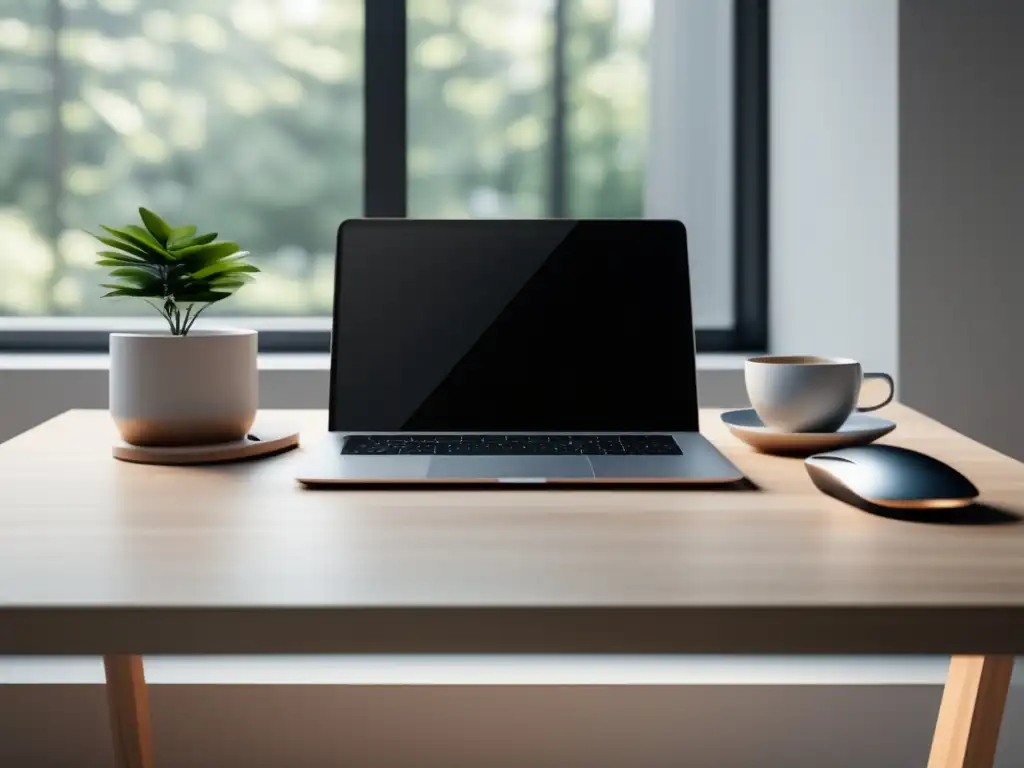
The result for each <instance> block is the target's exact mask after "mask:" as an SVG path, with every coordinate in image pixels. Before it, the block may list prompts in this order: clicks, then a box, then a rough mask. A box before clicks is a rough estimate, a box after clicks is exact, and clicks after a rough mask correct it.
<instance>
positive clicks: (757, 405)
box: [744, 355, 896, 432]
mask: <svg viewBox="0 0 1024 768" xmlns="http://www.w3.org/2000/svg"><path fill="white" fill-rule="evenodd" d="M744 377H745V380H746V384H747V395H748V396H749V397H750V404H751V405H752V406H753V407H754V410H755V411H756V412H757V415H758V416H760V417H761V421H762V422H764V424H765V425H766V426H768V427H771V428H773V429H777V430H779V431H782V432H835V431H836V430H837V429H839V427H841V426H842V425H843V422H845V421H846V419H847V418H849V416H850V414H851V413H853V412H854V411H855V410H856V411H858V412H864V411H874V410H877V409H879V408H881V407H882V406H885V405H888V404H889V403H890V402H892V398H893V395H894V394H895V390H896V387H895V384H894V383H893V380H892V377H891V376H890V375H889V374H887V373H864V372H863V371H862V370H861V365H860V363H858V362H857V361H856V360H851V359H849V358H845V357H816V356H813V355H765V356H763V357H752V358H750V359H749V360H747V363H746V366H745V368H744ZM870 379H882V380H884V381H886V382H887V383H888V384H889V395H888V397H886V398H885V400H884V401H882V402H881V403H878V404H877V405H870V406H866V407H858V405H857V401H858V398H859V397H860V387H861V383H862V382H863V381H865V380H870Z"/></svg>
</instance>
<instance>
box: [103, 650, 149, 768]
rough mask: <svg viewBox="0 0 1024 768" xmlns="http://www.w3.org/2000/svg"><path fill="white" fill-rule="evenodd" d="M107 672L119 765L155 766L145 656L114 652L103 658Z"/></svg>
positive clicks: (121, 767)
mask: <svg viewBox="0 0 1024 768" xmlns="http://www.w3.org/2000/svg"><path fill="white" fill-rule="evenodd" d="M103 666H104V667H105V668H106V671H107V703H108V704H109V706H110V729H111V732H112V733H113V736H114V760H115V765H116V766H117V768H153V766H154V762H153V738H152V734H151V732H150V729H149V693H148V691H147V690H146V678H145V676H144V674H143V671H142V657H141V656H130V655H126V654H114V655H109V656H104V657H103Z"/></svg>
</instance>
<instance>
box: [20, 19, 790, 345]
mask: <svg viewBox="0 0 1024 768" xmlns="http://www.w3.org/2000/svg"><path fill="white" fill-rule="evenodd" d="M569 2H570V0H555V2H554V21H555V36H554V44H553V46H552V58H553V60H552V74H553V86H554V87H553V89H552V93H553V99H554V109H553V111H552V118H551V119H552V123H551V137H552V144H551V163H550V174H551V178H550V184H549V199H548V214H549V215H551V216H554V217H561V216H564V215H565V214H566V211H567V201H566V194H567V192H566V190H567V180H566V174H567V164H566V162H565V159H566V156H567V152H568V147H567V137H566V120H567V115H566V109H565V93H566V72H565V49H566V39H567V28H568V3H569ZM733 2H734V4H735V13H734V28H733V56H734V67H733V73H734V75H733V78H734V81H733V100H734V109H733V121H734V129H733V142H734V147H733V149H734V184H733V188H734V192H733V205H734V208H733V221H734V258H735V267H734V270H733V273H734V279H733V325H732V327H731V328H697V330H696V337H697V339H696V340H697V351H698V352H759V351H764V350H766V349H767V347H768V175H769V165H768V156H769V144H768V139H769V134H768V122H769V121H768V108H769V100H768V63H769V57H768V46H769V2H770V0H733ZM54 7H56V8H58V9H59V7H60V6H59V3H54ZM406 10H407V0H372V2H371V0H366V2H365V3H364V25H365V28H364V71H363V78H364V83H365V86H364V94H365V95H364V99H365V105H364V112H365V118H364V119H365V126H364V138H363V163H364V166H363V176H364V197H363V211H364V215H365V216H391V217H395V216H397V217H404V216H406V215H407V199H408V172H407V168H406V159H407V148H408V141H407V116H408V115H407V107H408V103H407V98H406V83H407V71H408V70H407V49H408V47H407V29H408V25H407V17H406ZM55 135H59V131H55ZM55 183H56V182H55ZM339 223H340V222H339ZM252 319H253V320H254V321H257V322H253V323H251V324H252V325H254V326H255V327H256V328H257V329H258V330H259V331H260V350H261V351H262V352H327V351H328V349H329V347H330V327H329V323H317V324H316V325H320V326H321V327H319V328H295V327H294V322H291V323H289V322H280V323H278V322H275V321H274V320H272V319H270V318H252ZM3 320H4V318H0V323H3ZM19 320H21V319H20V318H19ZM288 320H291V319H288ZM75 322H80V321H75V320H71V321H69V324H70V323H75ZM31 323H32V320H31V319H30V318H26V319H24V322H18V323H15V324H16V325H25V326H31ZM246 323H247V324H250V321H249V319H246ZM9 324H10V323H9ZM44 325H46V323H40V326H44ZM85 325H94V323H86V324H85ZM275 325H276V326H278V327H275ZM285 325H292V326H293V327H291V328H285V327H281V326H285ZM108 333H109V329H106V328H103V329H101V328H96V327H85V328H80V329H74V328H67V327H63V326H62V327H51V328H46V327H39V328H35V327H24V328H20V329H19V328H8V329H0V351H7V352H12V351H14V352H79V353H81V352H100V351H103V352H105V351H106V350H107V348H108Z"/></svg>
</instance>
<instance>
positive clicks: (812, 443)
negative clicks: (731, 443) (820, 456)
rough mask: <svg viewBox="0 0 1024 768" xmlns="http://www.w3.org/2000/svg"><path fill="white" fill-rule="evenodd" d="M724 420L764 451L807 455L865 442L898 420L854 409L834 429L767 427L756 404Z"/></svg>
mask: <svg viewBox="0 0 1024 768" xmlns="http://www.w3.org/2000/svg"><path fill="white" fill-rule="evenodd" d="M722 421H723V422H725V425H726V426H727V427H728V428H729V431H730V432H732V433H733V434H734V435H736V437H738V438H739V439H740V440H742V441H743V442H745V443H746V444H747V445H749V446H751V447H753V448H756V449H757V450H759V451H763V452H764V453H779V454H784V455H789V456H808V455H810V454H812V453H819V452H820V451H831V450H834V449H836V448H846V447H848V446H851V445H865V444H867V443H871V442H874V441H875V440H877V439H878V438H880V437H881V436H882V435H887V434H889V433H890V432H892V431H893V430H894V429H896V423H895V422H892V421H889V420H888V419H883V418H881V417H879V416H871V415H869V414H866V413H854V414H851V416H850V418H848V419H847V420H846V422H845V423H844V424H843V426H841V427H840V428H839V429H837V430H836V431H835V432H779V431H777V430H774V429H771V428H770V427H766V426H765V425H764V423H763V422H762V421H761V417H760V416H758V415H757V412H756V411H754V409H753V408H743V409H741V410H738V411H727V412H725V413H723V414H722Z"/></svg>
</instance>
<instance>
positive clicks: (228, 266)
mask: <svg viewBox="0 0 1024 768" xmlns="http://www.w3.org/2000/svg"><path fill="white" fill-rule="evenodd" d="M221 272H259V269H258V268H256V267H254V266H253V265H252V264H240V263H238V262H237V261H217V262H214V263H213V264H211V265H210V266H208V267H203V268H202V269H200V270H199V271H198V272H195V273H194V274H193V275H192V277H193V279H195V280H202V279H203V278H204V277H210V276H211V275H216V274H219V273H221Z"/></svg>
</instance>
